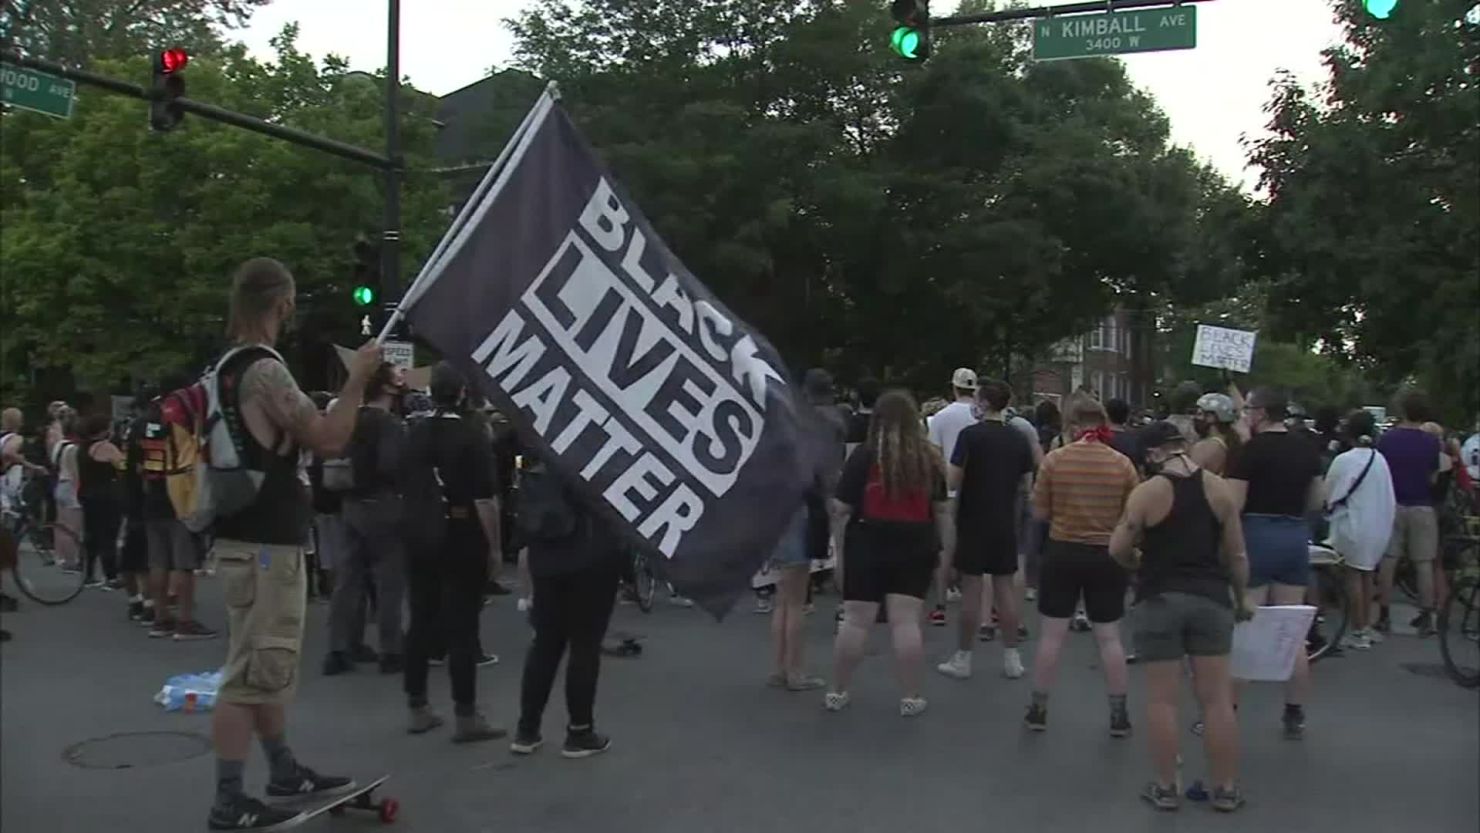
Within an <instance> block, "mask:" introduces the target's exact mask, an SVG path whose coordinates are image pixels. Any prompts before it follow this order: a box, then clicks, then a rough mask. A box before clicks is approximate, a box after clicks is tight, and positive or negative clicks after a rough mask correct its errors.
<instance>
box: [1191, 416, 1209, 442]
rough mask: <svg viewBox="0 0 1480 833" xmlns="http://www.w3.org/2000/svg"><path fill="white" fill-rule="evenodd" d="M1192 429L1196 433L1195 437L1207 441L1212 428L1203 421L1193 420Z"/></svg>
mask: <svg viewBox="0 0 1480 833" xmlns="http://www.w3.org/2000/svg"><path fill="white" fill-rule="evenodd" d="M1192 427H1193V429H1194V430H1196V431H1197V436H1198V437H1200V438H1202V439H1207V438H1208V436H1209V435H1211V434H1212V433H1213V426H1212V425H1211V424H1210V423H1209V422H1208V421H1207V420H1205V419H1195V420H1193V421H1192Z"/></svg>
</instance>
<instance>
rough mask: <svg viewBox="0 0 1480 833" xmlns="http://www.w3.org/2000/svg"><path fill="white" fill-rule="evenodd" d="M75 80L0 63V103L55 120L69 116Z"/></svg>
mask: <svg viewBox="0 0 1480 833" xmlns="http://www.w3.org/2000/svg"><path fill="white" fill-rule="evenodd" d="M76 94H77V83H76V82H75V81H68V80H67V79H65V78H58V77H56V76H55V75H48V74H47V73H44V72H37V71H36V70H34V69H21V68H20V67H15V66H11V65H10V64H0V103H4V104H6V105H8V106H10V107H19V108H20V109H22V110H31V111H33V112H36V113H42V114H44V115H47V116H56V117H57V118H59V119H67V118H71V117H72V102H73V101H74V100H75V98H76Z"/></svg>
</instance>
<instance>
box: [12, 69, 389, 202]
mask: <svg viewBox="0 0 1480 833" xmlns="http://www.w3.org/2000/svg"><path fill="white" fill-rule="evenodd" d="M0 62H4V63H7V64H13V65H15V66H19V67H25V68H27V69H37V70H41V71H42V72H49V73H51V74H52V75H59V76H61V77H63V78H67V79H69V80H72V81H76V82H77V83H79V84H86V85H88V86H91V87H98V88H100V89H104V90H107V91H109V92H113V93H117V94H119V95H126V96H129V97H132V98H137V99H140V100H143V101H152V100H153V98H154V97H153V95H151V94H150V92H149V91H148V90H146V89H144V88H143V87H141V86H140V85H138V84H130V83H129V82H127V81H119V80H118V79H116V78H109V77H107V76H106V75H98V74H97V73H95V72H88V71H87V70H82V69H73V68H71V67H68V66H64V65H62V64H59V63H56V62H55V61H46V60H42V59H41V58H31V57H28V56H25V55H19V54H16V53H14V52H8V53H3V54H0ZM174 103H175V104H176V105H178V106H179V107H180V109H181V110H184V111H185V112H187V113H192V114H194V115H197V116H200V117H201V118H204V119H210V120H211V121H218V122H221V123H222V124H229V125H231V126H233V127H240V128H242V129H243V130H250V131H252V132H253V133H261V134H262V135H264V136H271V137H273V138H274V139H282V140H283V141H285V142H292V143H293V144H295V145H302V146H303V147H309V148H313V149H314V150H318V151H323V152H324V153H330V154H333V155H335V156H339V157H341V158H344V159H349V160H351V161H354V162H360V163H363V164H365V165H370V166H372V167H376V168H386V169H389V168H391V167H393V166H395V165H396V164H397V161H393V160H392V158H391V157H389V156H382V155H380V154H378V153H376V152H375V151H372V150H366V149H364V148H361V147H356V146H354V145H351V144H347V143H345V142H340V141H337V140H334V139H329V138H325V137H323V136H318V135H316V134H313V133H309V132H308V131H306V130H298V129H297V128H293V127H288V126H286V125H281V124H273V123H272V122H268V121H263V120H262V119H259V118H257V117H256V116H249V115H247V114H246V113H238V112H236V111H235V110H227V109H226V108H224V107H217V106H216V105H214V104H207V103H205V102H204V101H195V100H194V99H189V98H177V99H175V100H174ZM397 216H398V217H399V211H398V212H397Z"/></svg>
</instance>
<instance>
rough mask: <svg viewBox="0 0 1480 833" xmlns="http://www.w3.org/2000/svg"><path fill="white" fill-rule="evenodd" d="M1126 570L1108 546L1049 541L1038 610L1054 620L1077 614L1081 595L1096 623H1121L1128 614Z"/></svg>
mask: <svg viewBox="0 0 1480 833" xmlns="http://www.w3.org/2000/svg"><path fill="white" fill-rule="evenodd" d="M1129 584H1130V573H1127V572H1126V571H1125V570H1124V569H1123V568H1122V567H1121V566H1120V565H1119V564H1116V563H1115V561H1114V559H1112V558H1111V557H1110V550H1109V549H1108V548H1107V547H1097V546H1093V545H1090V544H1072V543H1069V542H1067V541H1055V540H1053V539H1052V538H1050V539H1049V540H1048V547H1047V548H1046V549H1045V550H1044V552H1043V566H1042V567H1041V568H1040V573H1039V576H1038V613H1039V614H1040V615H1043V616H1047V617H1049V618H1052V619H1068V618H1071V617H1072V616H1073V615H1074V609H1075V608H1076V607H1078V605H1079V598H1080V596H1083V597H1084V612H1085V613H1086V614H1087V615H1088V616H1089V620H1090V621H1091V622H1094V623H1096V624H1101V625H1103V624H1109V623H1111V622H1118V621H1120V618H1121V617H1122V616H1124V615H1125V591H1126V588H1127V587H1128V586H1129Z"/></svg>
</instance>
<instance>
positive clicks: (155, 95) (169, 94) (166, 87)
mask: <svg viewBox="0 0 1480 833" xmlns="http://www.w3.org/2000/svg"><path fill="white" fill-rule="evenodd" d="M188 63H190V54H189V53H187V52H186V51H185V50H183V49H178V48H177V49H166V50H163V51H162V52H160V53H159V54H157V55H155V56H154V79H153V83H152V84H151V86H150V88H149V126H150V127H151V128H153V129H155V130H160V131H165V130H174V129H175V126H176V125H178V124H179V123H180V121H181V120H182V119H184V118H185V110H184V108H182V107H181V106H180V102H179V101H177V100H176V99H179V98H181V97H182V96H184V95H185V76H184V75H181V74H180V70H182V69H184V68H185V65H186V64H188Z"/></svg>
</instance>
